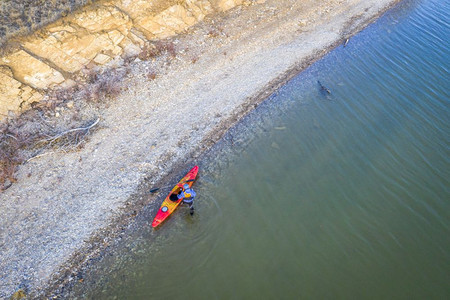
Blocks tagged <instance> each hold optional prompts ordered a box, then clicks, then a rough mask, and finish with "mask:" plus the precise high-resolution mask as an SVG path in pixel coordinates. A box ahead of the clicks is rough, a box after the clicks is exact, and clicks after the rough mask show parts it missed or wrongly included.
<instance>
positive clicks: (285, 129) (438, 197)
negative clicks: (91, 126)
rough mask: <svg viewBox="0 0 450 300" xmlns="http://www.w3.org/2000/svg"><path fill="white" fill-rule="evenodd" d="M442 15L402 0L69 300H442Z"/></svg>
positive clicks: (445, 101) (266, 110) (445, 155)
mask: <svg viewBox="0 0 450 300" xmlns="http://www.w3.org/2000/svg"><path fill="white" fill-rule="evenodd" d="M449 12H450V5H449V3H448V1H439V0H429V1H424V2H419V3H417V5H416V6H415V7H413V9H411V7H402V6H400V7H399V8H396V9H395V10H394V11H392V12H390V13H389V14H388V15H387V16H385V17H383V18H382V19H381V20H379V22H377V23H376V24H375V25H373V26H371V27H370V28H368V29H367V30H365V31H364V32H362V33H360V34H359V35H358V36H357V37H355V38H352V39H351V40H350V42H349V43H348V45H347V46H346V47H345V48H343V47H340V48H338V49H336V50H335V51H333V52H332V53H331V54H329V55H328V56H327V57H325V58H324V59H323V60H321V61H319V62H318V63H316V64H315V65H314V66H312V67H311V68H309V69H308V70H307V71H305V72H303V73H302V74H300V75H299V76H298V77H297V78H295V79H294V80H292V81H291V82H289V83H288V84H287V85H286V86H284V87H283V88H282V89H281V90H280V91H279V92H277V93H276V95H273V96H272V97H271V98H270V99H269V100H268V101H267V102H266V103H265V104H263V105H262V106H260V107H259V108H258V109H257V110H256V111H255V112H254V113H252V114H250V115H249V116H248V117H247V118H246V119H245V120H244V121H243V122H242V123H241V124H240V125H238V126H237V127H236V128H234V129H233V130H231V131H230V133H229V134H228V135H227V136H226V137H225V138H224V140H223V141H222V142H221V143H220V144H219V145H218V147H217V148H216V150H215V151H214V152H213V153H211V154H210V155H209V156H208V157H206V158H205V159H204V161H202V162H201V163H200V167H201V171H200V179H199V180H198V181H197V183H196V185H195V189H196V191H197V194H198V195H199V196H198V200H197V202H196V206H197V209H196V215H195V216H194V217H193V218H191V217H190V216H189V214H188V210H187V209H183V208H182V209H180V210H179V211H178V212H176V213H175V215H174V216H173V217H172V218H171V219H170V220H169V221H168V222H167V223H166V224H164V225H163V226H162V227H161V229H160V230H158V231H152V229H151V227H150V226H149V223H148V220H150V219H151V217H152V214H153V213H154V211H151V212H147V215H146V216H145V218H144V217H142V220H141V221H138V222H137V224H135V225H134V226H135V228H137V229H135V230H131V232H130V233H129V234H128V235H127V236H126V237H125V238H124V241H123V242H121V244H120V246H119V247H118V249H117V250H115V251H114V252H112V253H111V255H110V256H107V257H105V258H104V259H103V261H102V262H100V263H98V264H97V270H94V271H91V272H90V273H89V274H83V276H84V283H83V284H79V285H77V286H76V287H75V290H74V291H73V296H80V297H81V296H82V297H86V296H87V297H89V298H92V299H101V298H118V299H149V298H152V299H179V298H188V299H230V298H231V299H280V298H281V299H297V298H299V297H300V298H305V299H317V298H319V299H323V298H328V299H332V298H343V299H361V298H371V299H386V298H388V299H411V298H412V299H431V298H434V299H444V298H448V297H449V296H450V285H449V284H448V282H449V279H450V278H449V266H450V253H449V249H450V238H449V237H450V223H449V220H450V203H449V199H450V192H449V178H450V174H449V173H450V161H449V160H450V159H449V144H450V141H449V140H450V139H449V132H450V128H449V127H450V126H449V116H450V115H449V104H450V103H449V94H448V88H449V79H448V78H449V64H450V63H449V57H450V56H449V47H448V38H449V36H450V35H449V33H450V29H449V26H448V24H449V22H450V18H449ZM318 80H320V82H321V83H322V85H323V86H326V88H327V89H329V90H330V92H331V94H328V92H326V91H324V90H323V89H322V90H321V87H320V85H319V84H318V82H317V81H318ZM144 219H145V220H144Z"/></svg>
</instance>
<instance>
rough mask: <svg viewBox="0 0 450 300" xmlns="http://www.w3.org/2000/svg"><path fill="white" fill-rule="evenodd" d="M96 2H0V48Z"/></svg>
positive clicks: (71, 0) (49, 0)
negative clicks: (12, 40) (16, 38)
mask: <svg viewBox="0 0 450 300" xmlns="http://www.w3.org/2000/svg"><path fill="white" fill-rule="evenodd" d="M95 1H96V0H3V1H0V20H2V22H0V46H1V45H2V44H4V43H5V42H6V41H7V40H8V39H10V38H12V37H14V36H17V35H23V34H29V33H30V32H32V31H34V30H36V29H38V28H41V27H42V26H44V25H47V24H49V23H51V22H53V21H56V20H57V19H59V18H61V17H63V16H65V15H67V14H68V13H70V12H72V11H74V10H76V9H78V8H80V7H82V6H84V5H86V4H88V3H92V2H95Z"/></svg>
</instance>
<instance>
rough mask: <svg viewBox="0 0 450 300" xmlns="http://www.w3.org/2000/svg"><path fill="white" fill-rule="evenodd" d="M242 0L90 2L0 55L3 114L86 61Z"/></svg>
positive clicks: (118, 52)
mask: <svg viewBox="0 0 450 300" xmlns="http://www.w3.org/2000/svg"><path fill="white" fill-rule="evenodd" d="M243 2H244V1H243V0H209V1H208V0H198V1H196V0H133V1H132V0H110V1H106V2H101V4H94V5H91V6H90V7H86V8H84V9H82V10H81V11H79V12H77V13H75V14H73V15H70V16H67V17H65V18H63V19H61V20H59V21H57V22H55V23H53V24H50V25H48V26H47V27H45V28H43V29H41V30H39V31H38V32H36V33H34V34H33V35H31V36H29V37H27V38H23V39H19V40H18V42H19V43H20V47H21V48H22V49H21V50H16V51H15V52H13V53H11V54H9V55H8V56H5V57H2V58H0V68H2V69H1V70H2V72H1V73H0V76H1V79H2V80H1V81H0V91H2V94H1V96H0V97H1V98H0V120H1V119H2V116H5V115H6V114H7V112H8V111H9V110H11V111H21V110H23V109H25V108H26V107H28V105H29V103H31V102H33V101H39V100H40V99H42V97H43V96H42V92H38V91H44V92H45V91H46V90H48V89H50V88H53V87H55V86H56V85H59V84H62V86H64V82H65V81H66V79H69V77H71V75H73V74H76V73H77V72H80V70H82V69H83V68H85V67H92V66H95V65H97V66H104V65H107V64H108V63H109V62H110V61H112V60H113V59H115V60H117V59H119V60H120V59H121V58H126V57H130V56H137V55H138V54H139V53H140V52H141V51H142V48H143V47H144V45H145V43H146V42H149V41H154V40H159V39H164V38H168V37H171V36H174V35H176V34H178V33H180V32H183V31H184V30H186V29H187V28H189V27H191V26H192V25H194V24H196V23H198V22H199V21H201V20H203V19H204V18H205V17H206V16H207V15H210V14H212V13H214V12H217V11H226V10H229V9H231V8H233V7H235V6H237V5H241V4H243Z"/></svg>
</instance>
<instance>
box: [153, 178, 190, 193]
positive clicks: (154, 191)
mask: <svg viewBox="0 0 450 300" xmlns="http://www.w3.org/2000/svg"><path fill="white" fill-rule="evenodd" d="M192 181H195V179H189V180H186V181H185V182H183V183H187V182H192ZM168 187H171V185H168V186H163V187H157V188H153V189H151V190H150V193H152V194H153V193H156V192H157V191H159V190H160V189H165V188H168Z"/></svg>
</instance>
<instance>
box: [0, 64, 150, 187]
mask: <svg viewBox="0 0 450 300" xmlns="http://www.w3.org/2000/svg"><path fill="white" fill-rule="evenodd" d="M126 72H127V71H126V69H124V70H110V71H107V72H104V73H101V74H96V73H95V72H93V71H92V72H91V71H89V72H85V73H84V74H80V76H79V78H77V84H75V85H74V86H73V87H70V88H66V89H55V90H52V91H50V92H49V93H48V94H47V95H46V97H45V98H44V100H42V101H41V102H39V103H33V104H32V108H33V109H32V110H29V111H27V112H25V113H23V114H22V115H20V116H16V117H15V118H11V119H8V120H7V122H5V123H3V124H2V123H0V191H2V190H5V189H7V188H8V187H10V186H11V185H12V184H13V183H14V182H15V181H16V177H15V173H16V171H17V169H18V167H19V166H20V164H22V163H24V162H26V161H29V160H31V159H33V158H36V157H39V156H42V155H45V154H46V153H51V152H49V151H52V152H54V151H64V152H67V151H76V150H79V149H80V148H81V147H83V145H84V144H85V143H86V141H87V139H88V136H89V135H90V133H91V132H92V131H93V130H94V129H96V128H98V123H99V121H100V120H99V118H98V117H93V116H92V115H91V116H89V115H88V116H86V114H84V115H83V113H82V112H81V111H82V110H83V109H84V107H85V106H88V105H90V104H93V105H94V106H96V107H97V108H98V110H100V109H101V107H104V106H105V105H107V104H108V101H107V100H108V99H110V97H112V96H115V95H117V94H118V93H120V91H121V88H122V82H123V77H124V76H125V75H126ZM155 76H156V75H155ZM74 99H75V100H76V101H74ZM69 102H71V103H72V104H71V105H70V106H71V108H70V109H68V108H67V104H68V103H69ZM73 103H75V104H73ZM73 106H74V107H73ZM63 111H64V114H65V115H64V118H63V117H62V116H59V114H60V112H61V113H62V112H63Z"/></svg>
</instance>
